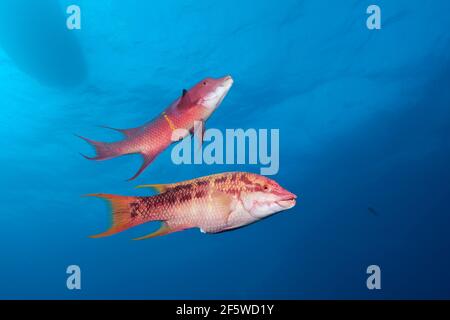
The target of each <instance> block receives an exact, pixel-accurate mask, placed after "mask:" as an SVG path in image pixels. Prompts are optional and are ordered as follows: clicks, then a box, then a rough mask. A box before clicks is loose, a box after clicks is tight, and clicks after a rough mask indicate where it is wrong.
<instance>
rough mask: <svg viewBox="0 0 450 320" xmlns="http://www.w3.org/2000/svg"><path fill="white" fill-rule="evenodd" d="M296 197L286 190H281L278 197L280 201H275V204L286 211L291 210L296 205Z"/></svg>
mask: <svg viewBox="0 0 450 320" xmlns="http://www.w3.org/2000/svg"><path fill="white" fill-rule="evenodd" d="M296 199H297V196H296V195H295V194H293V193H292V192H289V191H287V190H283V192H282V193H281V195H280V200H278V201H277V203H278V204H279V205H280V206H281V207H283V208H286V209H289V208H292V207H293V206H295V205H296V203H297V201H296Z"/></svg>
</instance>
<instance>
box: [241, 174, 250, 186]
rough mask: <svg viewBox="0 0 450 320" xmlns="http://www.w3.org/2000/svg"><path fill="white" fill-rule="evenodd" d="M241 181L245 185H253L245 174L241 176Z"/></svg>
mask: <svg viewBox="0 0 450 320" xmlns="http://www.w3.org/2000/svg"><path fill="white" fill-rule="evenodd" d="M241 181H242V182H244V183H245V184H252V182H251V181H250V180H249V179H248V178H247V176H246V175H245V174H243V175H241Z"/></svg>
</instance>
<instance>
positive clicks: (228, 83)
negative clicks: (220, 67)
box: [220, 76, 234, 91]
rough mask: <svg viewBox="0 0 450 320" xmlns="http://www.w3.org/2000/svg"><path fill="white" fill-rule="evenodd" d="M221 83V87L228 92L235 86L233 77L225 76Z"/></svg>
mask: <svg viewBox="0 0 450 320" xmlns="http://www.w3.org/2000/svg"><path fill="white" fill-rule="evenodd" d="M220 81H221V85H220V87H223V88H225V89H226V91H228V90H229V89H230V88H231V86H232V85H233V82H234V81H233V78H232V77H231V76H225V77H223V78H221V79H220Z"/></svg>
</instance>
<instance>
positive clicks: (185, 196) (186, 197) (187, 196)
mask: <svg viewBox="0 0 450 320" xmlns="http://www.w3.org/2000/svg"><path fill="white" fill-rule="evenodd" d="M191 199H192V195H191V194H190V193H185V194H182V195H181V197H180V202H185V201H189V200H191Z"/></svg>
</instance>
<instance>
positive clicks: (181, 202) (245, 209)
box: [90, 172, 296, 239]
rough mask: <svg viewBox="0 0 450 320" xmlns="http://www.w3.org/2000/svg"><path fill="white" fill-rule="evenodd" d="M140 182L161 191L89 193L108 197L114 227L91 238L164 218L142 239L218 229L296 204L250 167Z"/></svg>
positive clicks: (274, 183) (233, 227) (288, 193)
mask: <svg viewBox="0 0 450 320" xmlns="http://www.w3.org/2000/svg"><path fill="white" fill-rule="evenodd" d="M139 187H149V188H153V189H154V190H156V191H157V192H158V194H156V195H153V196H144V197H142V196H140V197H129V196H118V195H110V194H91V195H90V196H96V197H99V198H103V199H105V200H107V201H109V202H110V204H111V207H112V226H111V227H110V229H108V230H107V231H105V232H103V233H101V234H98V235H95V236H92V237H94V238H98V237H104V236H109V235H112V234H115V233H118V232H121V231H124V230H126V229H129V228H132V227H134V226H137V225H141V224H144V223H147V222H151V221H160V222H161V223H162V224H161V227H160V229H158V230H157V231H156V232H153V233H151V234H149V235H146V236H144V237H141V238H138V239H147V238H153V237H155V236H160V235H164V234H168V233H172V232H176V231H181V230H185V229H190V228H199V229H200V230H201V231H202V232H205V233H217V232H222V231H227V230H232V229H235V228H239V227H241V226H244V225H247V224H250V223H253V222H256V221H258V220H260V219H262V218H264V217H265V216H267V215H269V214H272V213H274V212H278V211H282V210H285V209H289V208H291V207H292V206H293V205H295V198H296V196H295V195H294V194H292V193H290V192H289V191H287V190H285V189H283V188H282V187H281V186H280V185H278V184H277V183H276V182H275V181H273V180H271V179H269V178H266V177H263V176H260V175H257V174H253V173H246V172H227V173H221V174H215V175H211V176H207V177H201V178H197V179H193V180H188V181H183V182H179V183H172V184H152V185H143V186H139ZM280 203H283V204H284V205H282V204H280ZM264 210H265V211H264Z"/></svg>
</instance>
